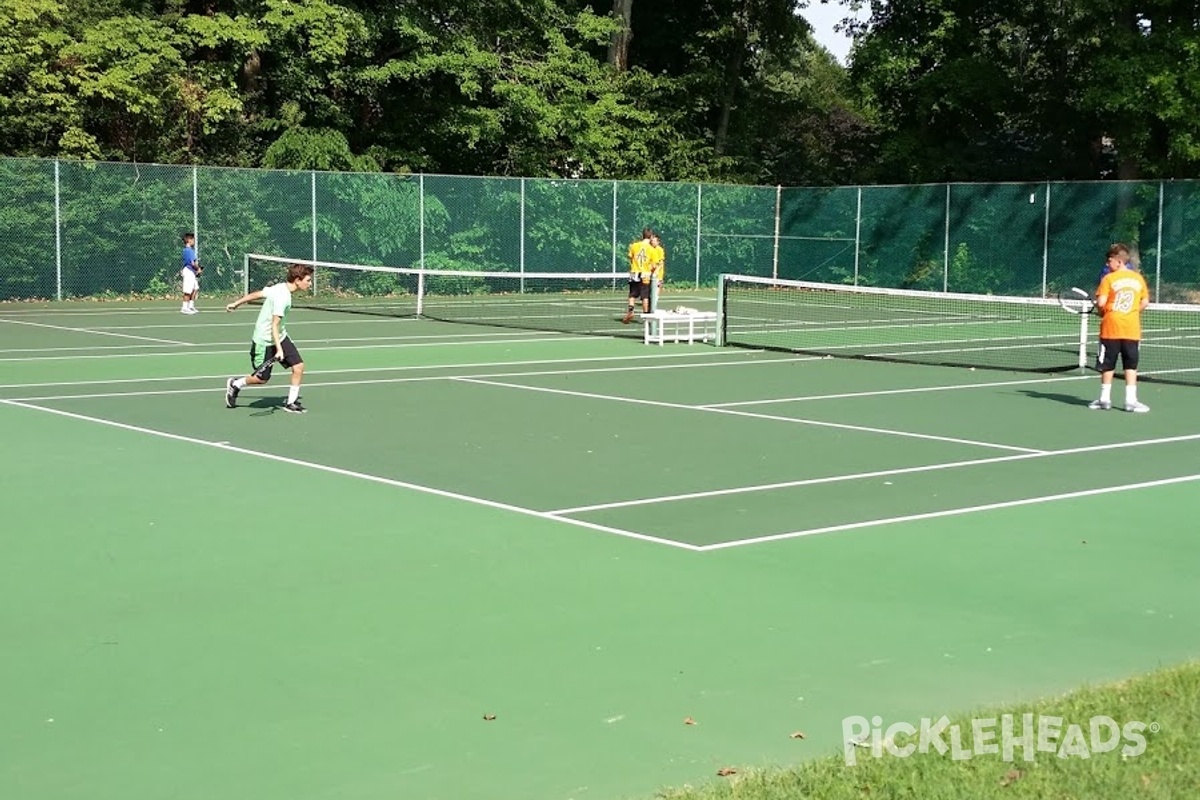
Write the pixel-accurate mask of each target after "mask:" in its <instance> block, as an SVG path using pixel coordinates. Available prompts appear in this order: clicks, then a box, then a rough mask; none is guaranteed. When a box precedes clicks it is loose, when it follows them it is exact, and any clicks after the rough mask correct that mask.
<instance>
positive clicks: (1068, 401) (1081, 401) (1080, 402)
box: [1018, 389, 1091, 406]
mask: <svg viewBox="0 0 1200 800" xmlns="http://www.w3.org/2000/svg"><path fill="white" fill-rule="evenodd" d="M1018 393H1019V394H1023V395H1025V396H1026V397H1029V398H1031V399H1033V400H1049V401H1052V402H1055V403H1064V404H1065V405H1068V406H1087V404H1088V403H1090V402H1091V400H1088V399H1087V398H1083V397H1077V396H1075V395H1073V394H1062V393H1061V392H1039V391H1037V390H1036V389H1020V390H1018Z"/></svg>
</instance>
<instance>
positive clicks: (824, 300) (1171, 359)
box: [718, 275, 1200, 384]
mask: <svg viewBox="0 0 1200 800" xmlns="http://www.w3.org/2000/svg"><path fill="white" fill-rule="evenodd" d="M718 310H719V313H720V315H721V316H720V322H719V325H720V332H719V335H720V337H721V343H723V344H726V345H733V346H741V347H753V348H761V349H768V350H785V351H789V352H798V353H810V354H814V355H825V356H842V357H850V358H862V359H875V360H884V361H897V362H911V363H919V364H936V365H942V366H956V367H978V368H981V369H1001V370H1011V371H1021V372H1067V371H1070V370H1084V369H1090V368H1094V366H1095V357H1096V349H1097V347H1098V336H1099V322H1098V317H1095V316H1094V315H1087V314H1083V315H1076V314H1070V313H1068V312H1066V311H1065V310H1063V308H1062V307H1061V306H1060V305H1059V303H1058V301H1057V300H1056V299H1044V298H1031V297H998V296H992V295H971V294H954V293H949V292H920V291H911V290H904V289H880V288H874V287H864V286H841V285H837V284H826V283H811V282H806V281H786V280H777V279H772V278H758V277H753V276H747V275H722V276H721V282H720V291H719V295H718ZM1142 328H1143V338H1142V359H1141V366H1140V368H1139V370H1138V375H1139V377H1146V378H1148V379H1156V380H1161V381H1169V382H1174V383H1186V384H1200V306H1196V305H1183V304H1165V303H1152V304H1151V305H1150V307H1149V308H1147V309H1146V311H1145V312H1144V313H1143V315H1142Z"/></svg>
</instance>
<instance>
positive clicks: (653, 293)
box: [650, 275, 658, 312]
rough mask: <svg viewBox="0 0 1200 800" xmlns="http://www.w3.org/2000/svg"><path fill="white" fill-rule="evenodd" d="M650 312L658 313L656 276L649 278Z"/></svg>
mask: <svg viewBox="0 0 1200 800" xmlns="http://www.w3.org/2000/svg"><path fill="white" fill-rule="evenodd" d="M650 311H651V312H655V311H658V276H657V275H651V276H650Z"/></svg>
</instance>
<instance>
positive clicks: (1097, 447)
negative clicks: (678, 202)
mask: <svg viewBox="0 0 1200 800" xmlns="http://www.w3.org/2000/svg"><path fill="white" fill-rule="evenodd" d="M1196 440H1200V433H1192V434H1185V435H1182V436H1166V437H1162V438H1159V439H1140V440H1134V441H1131V442H1110V443H1108V444H1094V445H1086V446H1083V447H1069V448H1066V449H1063V450H1048V451H1046V452H1039V453H1020V454H1017V455H1011V456H995V457H993V458H975V459H971V460H969V461H946V462H942V463H939V464H926V465H925V466H920V467H895V468H893V469H881V470H874V471H872V472H853V473H849V474H847V475H829V476H826V477H823V478H801V479H798V480H794V481H780V482H778V483H761V484H756V485H753V486H739V487H735V488H730V489H711V490H709V491H704V492H686V493H683V494H669V495H660V496H658V497H644V498H640V499H637V500H617V501H614V502H612V503H597V504H595V505H590V506H576V507H574V508H558V509H555V510H553V511H547V512H546V513H547V514H554V515H560V514H582V513H585V512H588V511H606V510H608V509H613V508H629V507H631V506H646V505H657V504H658V503H674V502H678V501H680V500H701V499H705V498H708V497H722V496H725V495H732V494H748V493H751V492H770V491H774V490H776V489H792V488H795V487H799V486H816V485H818V484H822V483H841V482H843V481H857V480H864V479H867V478H887V477H891V476H893V475H911V474H914V473H918V472H938V471H943V470H951V469H960V468H962V467H977V466H981V465H988V464H1003V463H1006V462H1009V461H1028V460H1030V459H1034V458H1052V457H1054V456H1070V455H1079V454H1082V453H1100V452H1103V451H1106V450H1125V449H1127V448H1130V447H1146V446H1148V445H1158V444H1173V443H1175V442H1191V441H1196Z"/></svg>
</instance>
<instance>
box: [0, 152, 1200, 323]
mask: <svg viewBox="0 0 1200 800" xmlns="http://www.w3.org/2000/svg"><path fill="white" fill-rule="evenodd" d="M0 188H2V189H4V191H5V197H6V205H5V208H3V209H0V253H3V258H2V259H0V300H10V299H11V300H33V299H66V298H71V297H111V296H131V295H132V296H153V297H162V296H173V295H176V294H177V293H178V291H179V286H178V279H179V275H178V273H179V266H180V264H179V255H180V253H179V251H180V248H181V242H180V238H179V237H180V235H181V234H182V233H185V232H188V231H192V230H194V231H195V233H196V234H197V246H198V250H199V254H200V261H201V264H202V265H203V266H204V274H203V277H202V283H201V285H202V297H206V298H215V297H217V296H224V295H227V294H232V293H233V292H235V291H237V290H238V288H240V286H241V285H242V284H243V282H244V277H245V276H244V275H243V274H242V270H243V268H244V267H243V262H242V254H243V253H247V252H255V253H264V254H270V255H275V256H279V257H284V258H302V259H313V260H326V261H331V262H341V263H359V264H388V265H392V266H398V267H405V268H425V269H451V270H482V271H486V272H507V271H517V272H519V271H522V270H524V271H530V272H551V273H568V272H586V273H595V272H610V271H617V272H620V271H624V270H625V268H626V250H627V248H628V246H629V243H630V242H631V241H633V240H634V239H636V238H638V237H639V236H640V234H641V230H642V228H643V227H645V226H649V227H651V228H653V229H655V230H656V231H657V232H658V233H659V234H660V235H661V237H662V244H663V247H664V250H665V252H666V274H667V281H668V285H669V288H684V287H693V288H711V287H714V286H715V285H716V283H717V278H718V275H720V274H721V273H731V274H748V275H757V276H761V277H775V278H785V279H792V280H809V281H817V282H822V283H831V284H838V285H850V286H876V287H881V288H898V289H912V290H920V291H937V292H940V291H950V292H961V293H968V294H995V295H1003V296H1014V297H1052V296H1054V295H1055V294H1056V292H1057V291H1058V290H1059V289H1061V288H1063V287H1065V286H1076V285H1078V286H1085V287H1089V288H1090V287H1091V286H1092V285H1094V284H1095V282H1096V281H1097V279H1098V277H1099V270H1100V267H1101V265H1102V264H1103V261H1104V253H1105V250H1106V249H1107V247H1108V245H1109V244H1111V243H1112V242H1115V241H1122V242H1126V243H1127V244H1129V245H1130V246H1131V248H1132V249H1133V252H1134V260H1135V263H1136V265H1137V266H1138V267H1139V268H1140V269H1141V270H1142V272H1143V273H1144V274H1145V275H1146V279H1147V282H1148V283H1149V285H1150V287H1151V293H1152V298H1153V299H1154V300H1155V301H1157V302H1176V303H1179V302H1194V301H1196V300H1197V299H1198V298H1200V182H1198V181H1170V182H1161V181H1092V182H1040V183H997V184H959V183H955V184H928V185H918V186H842V187H772V186H742V185H728V184H710V183H703V184H696V183H655V182H638V181H601V180H573V179H554V178H536V179H535V178H504V177H472V176H451V175H402V174H390V173H337V172H320V171H286V170H254V169H235V168H222V167H191V166H164V165H139V164H112V163H99V162H80V161H66V160H59V161H52V160H37V159H0Z"/></svg>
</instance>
